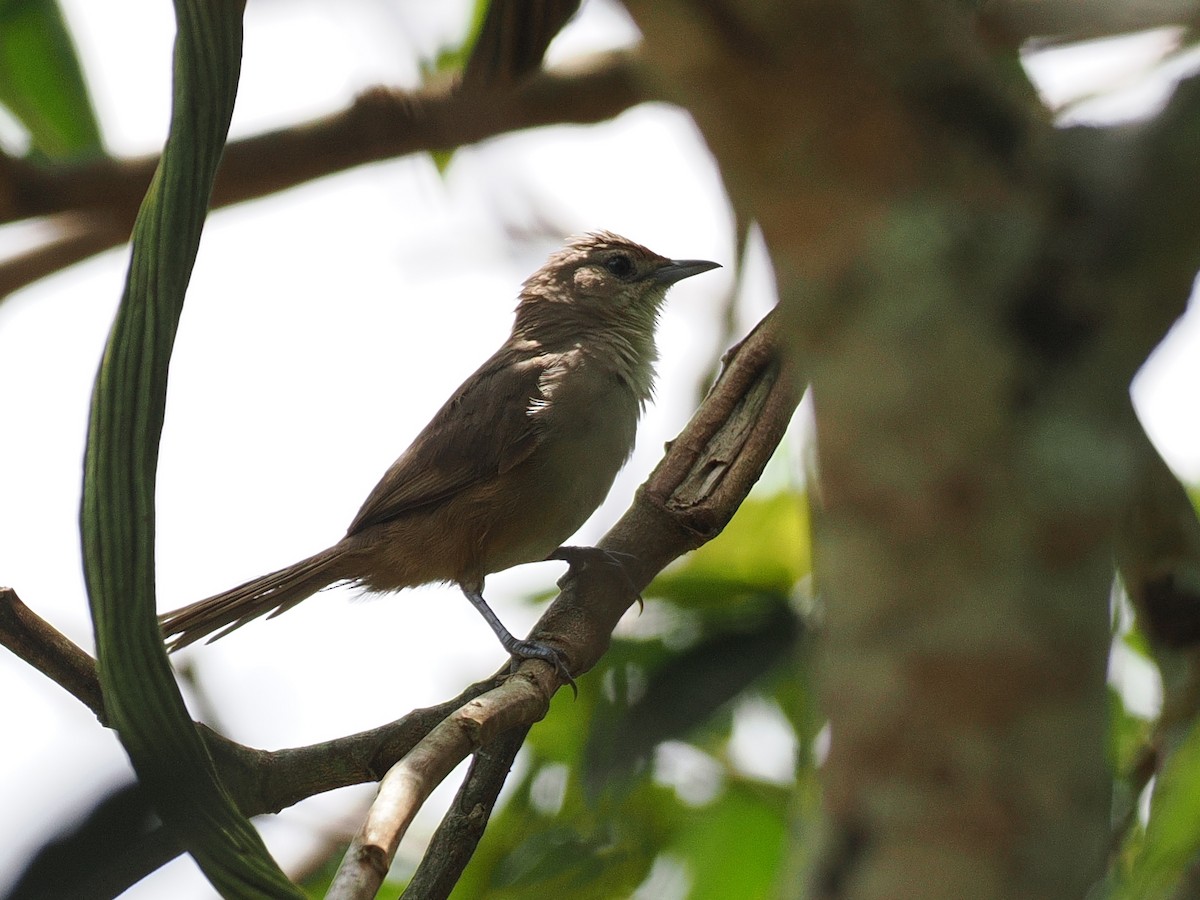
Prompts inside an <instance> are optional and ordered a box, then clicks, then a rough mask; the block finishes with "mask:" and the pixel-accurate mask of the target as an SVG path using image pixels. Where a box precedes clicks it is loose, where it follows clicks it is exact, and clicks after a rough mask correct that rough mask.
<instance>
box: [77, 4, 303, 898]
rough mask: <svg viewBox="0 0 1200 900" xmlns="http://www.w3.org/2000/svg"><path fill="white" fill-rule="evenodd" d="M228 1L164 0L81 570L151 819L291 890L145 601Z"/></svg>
mask: <svg viewBox="0 0 1200 900" xmlns="http://www.w3.org/2000/svg"><path fill="white" fill-rule="evenodd" d="M242 8H243V4H242V3H241V2H239V0H176V2H175V15H176V19H177V21H178V34H177V37H176V41H175V64H174V104H173V108H172V112H171V128H170V133H169V135H168V137H167V143H166V147H165V148H164V149H163V155H162V158H161V160H160V162H159V167H158V170H157V171H156V172H155V174H154V179H153V180H152V182H151V184H150V188H149V190H148V192H147V194H146V199H145V200H144V202H143V203H142V208H141V211H140V212H139V214H138V218H137V222H136V224H135V225H134V230H133V254H132V258H131V260H130V264H129V273H128V276H127V279H126V283H125V292H124V295H123V296H122V298H121V305H120V307H119V309H118V311H117V317H116V321H115V322H114V323H113V327H112V331H111V333H110V334H109V339H108V345H107V347H106V349H105V352H104V357H103V359H102V360H101V363H100V371H99V373H98V374H97V376H96V385H95V389H94V391H93V395H92V409H91V417H90V419H89V422H88V441H87V451H86V455H85V459H84V483H83V507H82V511H81V514H80V530H81V534H82V538H83V558H84V574H85V576H86V580H87V587H88V596H89V600H90V603H91V609H92V618H93V621H94V626H95V631H96V649H97V664H98V670H99V675H100V683H101V687H102V688H103V691H104V702H105V709H106V711H107V713H108V715H109V718H110V720H111V722H112V724H113V727H114V728H115V730H116V732H117V735H118V737H119V738H120V740H121V743H122V744H123V745H124V746H125V750H126V752H127V753H128V754H129V758H130V761H131V762H132V763H133V768H134V770H135V771H136V772H137V775H138V778H139V780H140V781H141V783H142V785H143V786H144V787H145V788H146V790H147V791H148V793H149V795H150V797H151V799H152V801H153V803H154V805H155V808H156V809H157V811H158V813H159V815H160V816H161V817H162V819H163V821H164V822H165V823H166V824H167V826H168V827H169V828H170V829H171V830H172V832H173V833H174V834H175V836H176V837H177V838H178V839H179V841H180V842H181V843H182V844H183V846H184V847H186V848H187V850H188V851H189V852H190V853H191V854H192V856H193V857H194V858H195V860H196V862H197V863H198V864H199V866H200V868H201V869H202V870H203V871H204V874H205V875H206V876H207V877H208V879H209V880H210V881H211V882H212V883H213V886H214V887H216V889H217V890H218V891H219V892H220V893H221V894H222V895H223V896H227V897H239V898H260V897H261V898H279V897H302V896H303V894H302V893H301V892H300V891H299V889H298V888H296V887H295V886H294V885H292V884H291V883H290V882H289V881H288V880H287V878H286V876H284V874H283V872H282V871H280V869H279V867H278V866H277V865H276V864H275V861H274V860H273V859H271V857H270V854H268V852H267V850H266V847H265V846H264V845H263V843H262V840H261V838H260V837H259V836H258V833H257V832H256V831H255V830H254V828H253V827H252V826H251V825H250V823H249V821H247V819H246V818H245V817H244V816H243V815H242V814H241V813H240V812H239V811H238V809H237V807H236V805H235V804H234V802H233V800H232V798H231V797H230V796H229V794H228V793H227V792H226V791H225V789H224V788H223V786H222V785H221V783H220V781H219V780H218V778H217V773H216V770H215V767H214V765H213V762H212V760H211V759H210V757H209V755H208V752H207V750H206V749H205V746H204V744H203V742H202V740H201V738H200V735H199V733H198V732H197V730H196V728H195V725H194V724H193V722H192V720H191V718H190V717H189V715H188V713H187V709H186V707H185V706H184V703H183V697H182V696H181V695H180V692H179V687H178V685H177V684H176V683H175V679H174V677H173V675H172V672H171V666H170V663H169V662H168V661H167V655H166V651H165V650H164V647H163V641H162V635H161V634H160V632H159V629H158V622H157V618H156V616H155V587H154V488H155V471H156V468H157V465H158V442H159V437H160V435H161V432H162V424H163V414H164V410H165V407H166V394H167V367H168V364H169V362H170V358H171V349H172V346H173V344H174V340H175V332H176V329H177V327H178V324H179V317H180V314H181V312H182V309H183V300H184V294H185V293H186V290H187V285H188V280H189V279H190V277H191V272H192V266H193V265H194V263H195V260H196V251H197V249H198V247H199V243H200V232H201V229H202V228H203V225H204V219H205V215H206V213H207V210H208V201H209V195H210V193H211V190H212V182H213V176H214V174H215V172H216V168H217V163H218V162H219V160H220V158H221V152H222V149H223V147H224V143H225V138H226V135H227V134H228V130H229V119H230V115H231V113H232V111H233V102H234V98H235V97H236V95H237V83H238V76H239V73H240V69H241V50H242Z"/></svg>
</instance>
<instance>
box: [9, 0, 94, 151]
mask: <svg viewBox="0 0 1200 900" xmlns="http://www.w3.org/2000/svg"><path fill="white" fill-rule="evenodd" d="M0 103H2V104H3V105H4V106H6V107H7V108H8V109H9V110H10V111H11V112H12V114H13V115H14V116H16V118H17V119H18V120H19V121H20V122H21V124H23V125H24V126H25V127H26V128H27V129H28V130H29V136H30V141H31V144H32V150H33V152H34V153H37V154H42V155H44V156H49V157H59V158H61V157H82V156H100V155H102V154H103V153H104V147H103V144H102V142H101V139H100V126H99V124H98V123H97V122H96V113H95V111H94V110H93V109H92V101H91V98H90V97H89V96H88V91H87V85H86V83H85V82H84V80H83V71H82V69H81V68H80V66H79V60H78V58H77V57H76V55H75V47H74V45H73V44H72V43H71V36H70V34H68V32H67V28H66V25H65V24H64V23H63V17H62V12H61V11H60V10H59V8H58V4H57V3H56V2H55V0H0Z"/></svg>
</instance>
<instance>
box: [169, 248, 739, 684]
mask: <svg viewBox="0 0 1200 900" xmlns="http://www.w3.org/2000/svg"><path fill="white" fill-rule="evenodd" d="M715 268H719V264H718V263H715V262H711V261H708V260H701V259H668V258H666V257H664V256H660V255H658V254H657V253H654V252H653V251H651V250H649V249H647V248H646V247H644V246H642V245H640V244H637V243H635V242H633V241H630V240H628V239H626V238H623V237H621V236H619V235H616V234H613V233H612V232H607V231H600V232H592V233H588V234H585V235H581V236H578V237H575V238H573V239H570V240H568V241H567V242H566V244H565V246H564V247H563V248H562V249H560V250H559V251H557V252H555V253H553V254H552V255H551V256H550V257H549V259H548V260H547V261H546V263H545V265H543V266H542V267H541V268H540V269H538V270H537V271H536V272H534V273H533V274H532V275H531V276H530V277H529V278H527V279H526V280H525V282H524V283H523V285H522V287H521V291H520V294H519V297H518V301H517V307H516V311H515V315H514V319H513V325H512V332H511V334H510V335H509V336H508V339H507V340H505V341H504V343H503V344H502V345H501V346H500V348H499V349H498V350H497V351H496V352H495V353H493V354H492V356H491V357H490V358H488V359H487V361H486V362H484V363H483V364H482V365H481V366H480V367H479V368H478V369H476V370H475V372H474V373H473V374H472V375H470V376H469V377H468V378H467V379H466V381H464V382H463V383H462V384H461V385H460V386H459V387H458V389H457V390H455V391H454V393H453V394H452V395H451V396H450V398H449V399H448V400H447V401H446V402H445V404H444V405H443V406H442V407H441V408H440V409H439V410H438V411H437V413H435V414H434V416H433V418H432V419H431V420H430V421H429V424H427V425H426V426H425V428H424V429H422V430H421V432H420V433H419V434H418V435H417V437H416V439H415V440H413V442H412V444H411V445H409V447H408V449H407V450H405V451H404V452H403V453H402V454H401V455H400V457H399V458H398V459H397V460H396V461H395V462H394V463H393V464H392V465H391V467H390V468H389V469H388V470H387V471H386V473H385V474H384V475H383V477H382V479H380V481H379V483H378V484H377V485H376V486H375V488H374V489H373V490H372V491H371V493H370V494H369V495H368V497H367V499H366V500H365V502H364V503H363V504H362V507H361V508H360V509H359V511H358V514H357V515H356V516H355V517H354V520H353V521H352V522H351V523H350V527H349V528H348V529H347V531H346V535H345V537H343V538H342V539H341V540H339V541H338V542H337V543H335V544H333V546H331V547H328V548H327V549H325V550H322V551H320V552H319V553H315V554H313V555H312V556H309V557H307V558H305V559H302V560H300V561H299V562H297V563H295V564H293V565H290V566H287V567H285V568H282V569H279V570H277V571H274V572H270V573H268V574H266V575H263V576H262V577H260V578H255V579H253V580H252V581H247V582H246V583H244V584H241V585H238V586H237V587H234V588H232V589H230V590H227V591H225V592H223V593H220V594H216V595H214V596H212V597H209V598H207V599H205V600H200V601H198V602H195V603H192V604H190V605H188V606H184V607H181V608H179V609H176V610H174V611H172V612H168V613H164V614H163V615H161V616H160V617H159V624H160V627H161V629H162V633H163V636H164V639H165V640H166V642H167V646H168V649H170V650H171V651H175V650H179V649H180V648H182V647H186V646H187V645H189V644H192V643H194V642H196V641H198V640H201V639H203V638H205V637H209V636H210V635H211V636H212V637H210V638H209V639H210V641H211V640H216V639H217V638H220V637H224V636H225V635H226V634H228V633H229V632H231V631H233V630H234V629H237V628H240V627H241V626H243V625H245V624H246V623H247V622H250V621H251V620H253V619H256V618H258V617H260V616H264V615H266V616H268V618H271V617H274V616H277V615H279V614H280V613H283V612H286V611H287V610H289V609H291V608H292V607H294V606H295V605H296V604H298V603H300V602H301V601H302V600H304V599H306V598H308V597H310V596H312V595H313V594H315V593H316V592H318V591H320V590H322V589H324V588H326V587H330V586H333V585H337V584H350V585H354V586H357V587H359V588H362V589H365V590H367V591H371V592H378V593H388V592H392V591H398V590H401V589H403V588H407V587H416V586H417V585H422V584H428V583H433V582H441V583H449V584H455V585H457V586H458V588H459V589H460V590H461V591H462V593H463V594H464V595H465V596H466V598H467V599H468V600H469V601H470V602H471V604H472V605H473V606H474V607H475V608H476V609H477V610H478V611H479V613H480V614H481V615H482V616H483V618H484V620H485V621H486V622H487V624H488V625H489V626H490V627H491V629H492V631H493V632H494V633H495V634H496V637H497V638H499V640H500V643H501V645H502V646H503V647H504V649H505V651H506V652H507V653H508V654H509V655H510V657H512V659H513V660H514V661H518V660H522V659H541V660H544V661H546V662H548V663H549V664H550V665H552V666H554V667H555V669H556V671H558V672H559V673H560V674H561V675H563V676H564V679H565V680H566V681H568V682H570V683H571V684H572V685H573V684H574V682H573V681H572V680H571V677H570V673H569V672H567V671H566V668H565V665H564V663H563V660H562V657H561V655H560V654H559V652H558V651H557V650H556V649H554V648H553V647H551V646H549V645H547V644H545V643H542V642H538V641H534V640H519V639H517V638H516V637H514V636H513V635H512V633H511V632H509V631H508V629H507V628H505V627H504V625H503V623H502V622H501V621H500V619H499V618H498V617H497V616H496V614H495V613H494V612H493V611H492V609H491V607H489V606H488V604H487V602H486V601H485V600H484V597H483V589H484V579H485V578H486V577H487V576H488V575H491V574H493V573H495V572H500V571H502V570H504V569H508V568H510V567H512V566H516V565H521V564H524V563H530V562H537V561H541V560H545V559H560V560H564V561H566V562H567V563H568V565H569V566H570V567H571V568H575V567H576V566H577V565H586V564H587V562H588V561H589V560H590V559H591V556H590V555H589V554H590V553H594V552H602V551H595V550H594V548H584V547H568V546H564V545H563V543H562V542H563V541H565V540H567V539H568V538H569V537H570V536H571V535H572V534H574V533H575V532H576V531H577V530H578V529H579V527H580V526H581V525H582V524H583V523H584V521H586V520H587V518H588V517H589V516H590V515H591V514H592V513H593V512H594V511H595V510H596V508H597V507H599V505H600V504H601V503H602V502H603V501H604V498H605V497H606V496H607V494H608V492H609V489H610V488H611V487H612V484H613V481H614V480H615V478H616V476H617V472H618V471H619V470H620V469H621V467H622V466H624V464H625V462H626V461H627V460H628V459H629V456H630V454H631V453H632V452H633V446H634V438H635V435H636V430H637V424H638V420H639V419H640V417H641V414H642V413H643V411H644V410H645V407H646V404H647V403H648V402H649V400H650V399H651V396H652V392H653V387H654V364H655V361H656V360H657V351H656V348H655V332H656V329H657V325H658V319H659V313H660V311H661V309H662V306H663V302H664V299H665V297H666V294H667V290H668V288H670V287H671V285H673V284H675V283H676V282H679V281H681V280H683V279H684V278H690V277H691V276H693V275H698V274H700V273H702V272H707V271H709V270H711V269H715ZM610 561H611V560H610Z"/></svg>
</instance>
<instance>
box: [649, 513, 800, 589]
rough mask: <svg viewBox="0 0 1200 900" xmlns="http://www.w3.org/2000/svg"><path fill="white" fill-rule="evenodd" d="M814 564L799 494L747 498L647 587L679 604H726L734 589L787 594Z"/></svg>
mask: <svg viewBox="0 0 1200 900" xmlns="http://www.w3.org/2000/svg"><path fill="white" fill-rule="evenodd" d="M811 569H812V554H811V549H810V538H809V528H808V512H807V506H806V505H805V503H804V498H803V497H802V496H801V495H798V494H794V493H790V492H784V493H780V494H776V495H775V496H774V497H768V498H765V499H759V498H755V497H751V498H750V499H748V500H746V502H744V503H743V504H742V505H741V508H740V509H738V511H737V514H736V515H735V516H734V517H733V519H732V521H730V523H729V524H728V525H727V526H725V530H724V531H722V532H721V534H720V535H719V536H718V537H717V538H716V539H714V540H712V541H709V542H708V543H707V544H705V545H704V546H703V547H701V548H700V549H698V550H696V551H694V552H693V553H691V554H689V555H688V556H687V557H686V558H685V559H684V561H683V562H682V563H681V564H679V565H677V566H672V567H670V568H668V569H667V570H666V571H665V572H663V573H662V574H661V575H659V576H658V577H657V578H656V579H654V582H653V583H652V584H651V585H650V587H648V588H647V589H646V594H647V595H648V596H654V597H662V598H664V599H667V600H671V601H673V602H675V603H678V604H679V605H680V606H685V607H688V608H696V607H703V606H713V605H717V606H727V605H728V604H729V603H730V602H731V601H732V600H733V598H734V596H735V595H737V594H755V593H769V594H784V595H787V594H790V593H791V591H792V589H793V588H794V586H795V584H796V582H797V581H799V580H800V578H801V577H803V576H804V575H807V574H808V573H809V571H811Z"/></svg>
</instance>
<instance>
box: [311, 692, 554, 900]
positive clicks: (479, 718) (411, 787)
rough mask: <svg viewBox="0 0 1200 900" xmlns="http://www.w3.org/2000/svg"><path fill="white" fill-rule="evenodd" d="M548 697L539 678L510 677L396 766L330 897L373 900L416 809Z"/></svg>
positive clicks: (541, 711) (542, 708)
mask: <svg viewBox="0 0 1200 900" xmlns="http://www.w3.org/2000/svg"><path fill="white" fill-rule="evenodd" d="M548 708H549V697H548V696H547V695H546V693H545V690H544V688H543V687H542V686H541V685H538V684H537V683H536V682H535V681H534V680H532V679H527V678H510V679H509V680H508V681H506V682H505V683H504V684H502V685H500V686H499V687H497V688H496V689H495V690H492V691H489V692H488V693H486V694H484V695H483V696H481V697H477V698H475V699H474V700H472V701H470V702H469V703H467V704H466V705H464V706H463V707H461V708H460V709H458V710H455V712H454V713H453V714H452V715H450V716H448V717H447V718H446V719H445V720H443V721H442V722H441V723H439V724H438V726H437V727H436V728H434V729H433V730H432V731H431V732H429V734H427V735H426V736H425V738H424V739H423V740H422V741H421V742H420V743H419V744H418V745H417V746H416V747H414V748H413V749H412V751H411V752H410V753H409V754H408V755H406V756H405V757H404V758H403V759H402V760H400V762H398V763H396V765H395V766H393V767H392V769H391V771H389V772H388V773H387V775H386V776H384V779H383V781H382V782H381V783H380V785H379V793H378V794H377V795H376V797H375V802H374V803H372V804H371V809H370V811H369V812H368V813H367V818H366V821H365V822H363V826H362V828H361V829H360V830H359V832H358V834H357V835H356V836H355V838H354V840H353V841H351V843H350V847H349V848H348V849H347V850H346V856H345V858H344V859H343V860H342V865H341V866H340V867H339V868H338V871H337V874H336V875H335V876H334V879H333V884H332V885H330V888H329V892H328V894H326V898H327V900H358V898H371V897H374V896H375V892H376V891H378V890H379V886H380V885H381V884H382V883H383V879H384V877H386V875H387V871H388V868H389V867H390V866H391V864H392V859H393V858H394V857H395V855H396V849H397V848H398V847H399V846H400V839H401V838H402V837H403V836H404V833H405V832H406V831H407V830H408V826H409V825H410V824H411V823H412V820H413V817H414V816H415V815H416V814H417V810H419V809H420V808H421V805H422V804H423V803H424V802H425V800H426V799H427V798H428V797H429V795H430V794H431V793H432V792H433V789H434V788H435V787H437V786H438V785H439V784H441V783H442V781H443V779H445V778H446V776H447V775H449V774H450V772H452V771H453V770H454V767H455V766H457V765H458V764H459V763H460V762H462V761H463V760H464V759H466V758H467V756H468V754H470V753H471V752H473V751H474V750H476V749H478V748H479V747H481V746H483V745H484V744H486V743H488V742H489V741H491V740H492V739H493V738H495V737H496V736H497V735H499V734H501V733H503V732H504V731H506V730H508V729H510V728H512V727H514V726H519V725H525V724H528V723H530V722H536V721H538V720H539V719H541V718H542V717H543V716H544V715H545V714H546V710H547V709H548Z"/></svg>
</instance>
